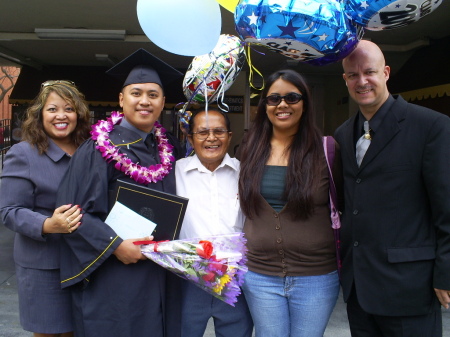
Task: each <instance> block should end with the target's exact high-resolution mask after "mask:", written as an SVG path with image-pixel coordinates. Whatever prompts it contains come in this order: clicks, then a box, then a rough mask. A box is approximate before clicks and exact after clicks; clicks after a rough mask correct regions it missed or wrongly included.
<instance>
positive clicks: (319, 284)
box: [242, 271, 339, 337]
mask: <svg viewBox="0 0 450 337" xmlns="http://www.w3.org/2000/svg"><path fill="white" fill-rule="evenodd" d="M242 289H243V290H244V294H245V298H246V300H247V304H248V306H249V309H250V313H251V314H252V317H253V323H254V324H255V332H256V337H322V336H323V333H324V331H325V328H326V326H327V323H328V320H329V318H330V316H331V313H332V311H333V308H334V306H335V304H336V300H337V297H338V295H339V277H338V274H337V271H334V272H332V273H330V274H326V275H318V276H286V277H278V276H269V275H263V274H258V273H254V272H251V271H248V272H247V274H246V275H245V282H244V285H243V287H242Z"/></svg>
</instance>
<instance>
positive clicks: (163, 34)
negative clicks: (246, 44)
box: [136, 0, 222, 56]
mask: <svg viewBox="0 0 450 337" xmlns="http://www.w3.org/2000/svg"><path fill="white" fill-rule="evenodd" d="M136 9H137V15H138V20H139V24H140V25H141V27H142V30H143V31H144V33H145V35H147V37H148V38H149V39H150V40H151V41H152V42H153V43H154V44H156V45H157V46H158V47H160V48H162V49H164V50H166V51H168V52H171V53H174V54H178V55H184V56H197V55H203V54H208V53H209V52H210V51H211V50H213V49H214V47H215V46H216V44H217V41H218V40H219V36H220V30H221V28H222V16H221V13H220V6H219V3H217V2H216V1H212V0H189V1H186V0H159V1H151V0H138V2H137V7H136Z"/></svg>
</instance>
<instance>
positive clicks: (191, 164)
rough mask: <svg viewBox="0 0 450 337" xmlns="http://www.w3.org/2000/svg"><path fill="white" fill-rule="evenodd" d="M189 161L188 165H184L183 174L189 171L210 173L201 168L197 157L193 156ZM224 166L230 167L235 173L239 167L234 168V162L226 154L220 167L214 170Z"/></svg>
mask: <svg viewBox="0 0 450 337" xmlns="http://www.w3.org/2000/svg"><path fill="white" fill-rule="evenodd" d="M190 158H192V159H191V161H190V162H189V164H187V165H186V167H185V168H184V172H188V171H191V170H199V171H200V172H211V171H210V170H208V169H207V168H206V167H205V166H203V164H202V163H201V161H200V159H199V158H198V157H197V155H194V156H192V157H190ZM224 166H229V167H231V168H232V169H233V170H235V171H239V167H236V164H235V162H234V161H232V160H231V157H230V156H229V155H228V153H226V154H225V157H224V158H223V160H222V162H221V163H220V165H219V166H218V167H217V168H216V169H215V170H214V172H215V171H217V170H219V169H220V168H222V167H224Z"/></svg>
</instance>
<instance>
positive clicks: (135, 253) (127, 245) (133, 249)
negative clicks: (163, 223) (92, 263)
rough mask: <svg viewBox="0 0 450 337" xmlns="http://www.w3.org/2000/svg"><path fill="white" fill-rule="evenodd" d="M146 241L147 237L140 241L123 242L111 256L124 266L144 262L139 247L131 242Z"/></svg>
mask: <svg viewBox="0 0 450 337" xmlns="http://www.w3.org/2000/svg"><path fill="white" fill-rule="evenodd" d="M148 239H149V238H148V237H145V238H140V239H127V240H123V241H122V243H121V244H120V245H119V247H117V248H116V250H115V251H114V253H113V254H114V255H115V256H116V257H117V258H118V259H119V260H120V261H122V262H123V263H124V264H130V263H136V262H138V261H139V260H146V259H147V258H146V257H145V256H144V255H143V254H142V253H141V246H139V245H135V244H134V243H133V242H134V241H145V240H148Z"/></svg>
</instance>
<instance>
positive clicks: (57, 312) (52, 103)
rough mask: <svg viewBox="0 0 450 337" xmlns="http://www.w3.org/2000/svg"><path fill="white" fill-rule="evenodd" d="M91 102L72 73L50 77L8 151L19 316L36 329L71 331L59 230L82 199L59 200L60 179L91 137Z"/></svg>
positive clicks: (2, 208)
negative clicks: (62, 278)
mask: <svg viewBox="0 0 450 337" xmlns="http://www.w3.org/2000/svg"><path fill="white" fill-rule="evenodd" d="M89 129H90V128H89V109H88V106H87V104H86V102H85V100H84V95H83V94H82V93H80V92H79V91H78V89H77V88H76V86H75V84H74V83H73V82H70V81H63V80H60V81H47V82H44V83H43V84H42V86H41V90H40V92H39V94H38V95H37V97H36V98H35V99H34V101H33V102H32V103H31V105H30V107H29V108H28V110H27V115H26V120H25V121H24V122H23V124H22V140H23V141H22V142H20V143H18V144H16V145H14V146H13V147H12V148H11V149H10V150H9V151H8V153H7V154H6V157H5V163H4V168H3V174H2V180H1V187H0V195H1V196H2V197H1V199H0V215H1V220H2V221H3V223H4V224H5V226H6V227H7V228H9V229H11V230H12V231H14V232H16V235H15V241H14V260H15V263H16V274H17V282H18V289H19V308H20V322H21V324H22V327H23V328H24V329H25V330H27V331H32V332H34V336H35V337H44V336H60V337H70V336H73V333H72V332H71V331H72V330H73V327H72V318H71V316H72V313H71V302H70V294H69V293H68V292H67V290H62V289H61V286H60V277H59V238H60V236H61V235H70V233H72V232H73V231H74V230H76V229H77V228H78V226H80V224H81V218H82V214H81V209H80V208H79V207H78V206H77V205H55V199H56V192H57V190H58V185H59V182H60V180H61V178H62V176H63V174H64V172H65V171H66V168H67V165H68V163H69V160H70V158H71V156H72V155H73V153H74V152H75V150H76V149H77V147H78V146H79V145H80V144H81V143H82V142H83V141H84V140H85V139H86V138H87V137H89Z"/></svg>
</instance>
